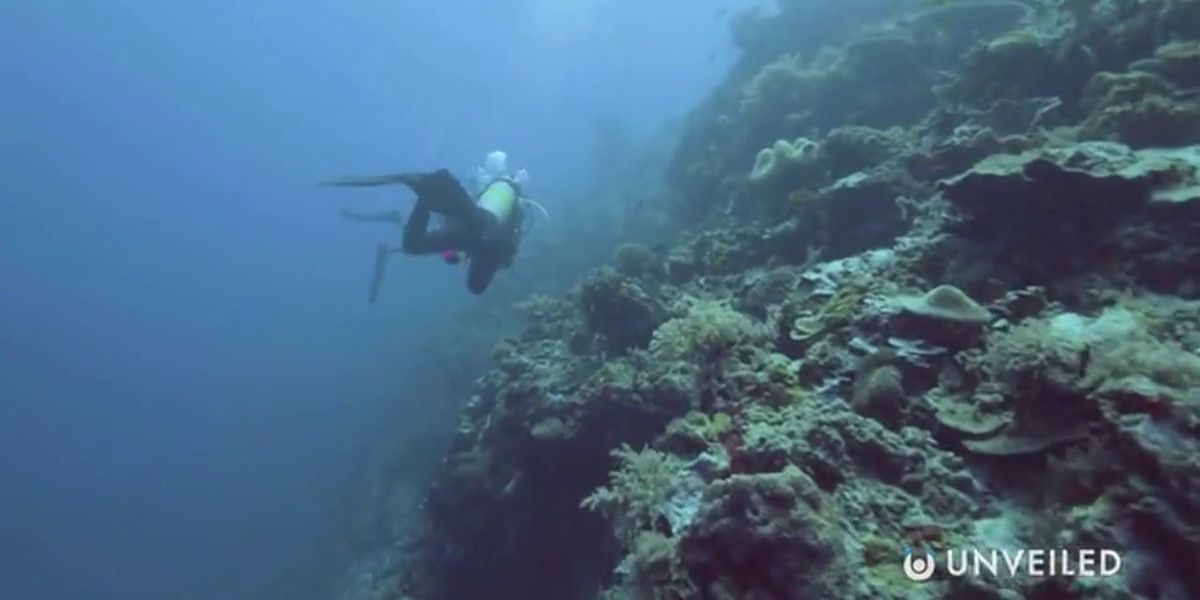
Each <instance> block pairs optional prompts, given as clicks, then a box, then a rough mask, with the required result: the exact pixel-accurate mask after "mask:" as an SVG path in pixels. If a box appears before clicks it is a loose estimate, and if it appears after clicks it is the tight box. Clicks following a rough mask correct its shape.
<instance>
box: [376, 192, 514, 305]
mask: <svg viewBox="0 0 1200 600" xmlns="http://www.w3.org/2000/svg"><path fill="white" fill-rule="evenodd" d="M400 177H401V178H400V179H399V181H400V182H401V183H403V184H404V185H407V186H408V187H409V188H411V189H412V191H413V192H414V193H416V195H417V204H416V206H415V207H413V210H412V213H411V214H409V216H408V221H407V222H406V223H405V224H404V242H403V244H402V246H401V248H402V250H403V251H404V252H406V253H408V254H435V253H443V252H463V253H465V254H466V255H467V259H468V261H469V263H470V266H469V268H468V271H467V289H469V290H471V292H472V293H475V294H481V293H483V291H484V290H486V289H487V287H488V285H489V284H491V282H492V277H494V276H495V275H496V272H497V271H499V270H500V269H502V268H506V267H509V266H511V265H512V261H513V258H514V257H515V256H516V254H517V248H518V246H519V244H520V241H521V214H520V212H521V208H520V205H519V203H518V205H517V206H516V207H514V209H513V212H512V214H511V215H509V218H508V219H507V220H506V221H504V222H501V221H500V220H499V219H498V218H497V217H496V215H495V214H493V213H492V212H491V211H489V210H487V209H484V208H482V207H480V206H479V205H478V204H477V203H476V200H475V199H474V198H472V197H471V196H470V194H468V193H467V191H466V190H465V189H463V187H462V184H460V183H459V182H458V180H457V179H455V177H454V176H453V175H451V174H450V172H449V171H446V170H445V169H441V170H438V171H434V172H432V173H411V174H406V175H402V176H400ZM491 185H508V186H511V187H512V188H513V193H514V194H515V195H516V196H517V197H519V196H520V192H521V190H520V186H519V185H518V184H517V183H516V182H515V181H512V180H510V179H499V180H497V181H495V182H493V183H492V184H491ZM433 213H438V214H441V215H443V216H444V217H446V222H445V223H444V224H443V225H442V226H441V227H438V228H436V229H430V228H429V218H430V215H432V214H433Z"/></svg>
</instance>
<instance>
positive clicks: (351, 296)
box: [0, 0, 732, 600]
mask: <svg viewBox="0 0 1200 600" xmlns="http://www.w3.org/2000/svg"><path fill="white" fill-rule="evenodd" d="M729 3H730V2H717V1H700V0H687V1H684V0H673V1H667V2H655V3H649V2H641V1H638V0H582V1H579V2H568V1H563V0H503V1H493V2H483V1H481V0H472V1H470V2H446V3H434V2H416V1H415V0H362V1H357V2H340V1H338V2H335V1H329V0H326V1H317V2H301V3H296V2H291V1H283V0H255V1H253V2H245V1H243V0H205V1H204V2H162V1H155V0H103V1H100V0H73V1H71V2H43V1H40V0H7V1H6V2H4V3H3V4H2V5H0V76H2V77H0V81H3V90H4V91H3V92H2V93H0V153H2V158H3V160H2V161H0V182H2V183H3V191H0V598H14V599H32V600H40V599H58V598H64V599H65V598H71V599H79V598H97V599H107V598H121V599H137V598H172V599H191V598H205V599H215V598H239V597H248V596H249V595H251V594H252V593H254V591H255V590H258V589H261V588H262V587H263V586H265V585H267V584H269V583H270V582H271V581H272V580H273V579H274V578H276V577H278V576H279V574H280V573H282V572H285V571H286V570H287V569H291V568H295V567H296V565H298V564H302V563H303V561H305V560H307V559H308V557H310V556H311V555H313V553H314V552H315V551H316V550H317V548H316V547H317V546H318V545H319V544H320V542H321V539H322V536H323V535H324V533H323V532H327V531H328V530H329V528H330V527H331V525H330V518H331V517H330V513H331V510H332V509H331V507H332V506H335V505H336V504H337V503H338V502H339V501H340V500H341V499H342V498H341V497H340V496H341V495H342V493H343V491H344V490H345V489H346V487H347V485H348V484H347V482H348V480H350V479H352V478H353V474H354V473H356V472H357V471H356V469H357V467H358V465H359V462H360V459H361V456H362V454H363V452H365V449H366V445H367V444H368V443H370V441H371V440H372V434H373V432H375V431H377V422H378V421H379V420H380V419H382V418H387V419H396V418H400V419H403V418H414V419H419V417H420V415H421V414H422V413H423V412H424V411H426V410H428V408H429V407H428V403H430V402H451V401H457V400H456V399H445V398H429V397H426V396H424V395H417V394H413V395H406V390H412V389H416V388H415V386H416V385H417V383H416V379H414V378H415V377H416V375H414V374H413V373H412V372H411V371H406V369H405V366H406V365H409V364H412V363H413V362H414V360H415V359H416V358H417V357H418V353H420V352H421V351H422V348H425V347H427V344H425V342H426V341H427V340H429V339H430V338H431V337H432V336H436V335H438V332H439V327H444V324H445V323H446V322H447V321H448V320H449V319H452V318H453V317H454V315H455V311H460V310H463V309H465V308H467V307H468V306H469V304H471V303H480V302H487V301H488V300H487V297H486V296H485V297H483V298H477V297H472V296H469V295H468V294H466V292H465V290H464V289H463V281H462V273H461V271H458V270H455V269H447V268H446V267H444V266H443V265H440V264H438V262H437V261H436V260H415V259H404V260H399V261H394V263H393V264H392V266H391V269H390V272H389V274H388V286H387V287H386V289H385V291H384V295H383V298H382V300H381V302H380V303H379V304H377V305H375V306H373V307H372V306H369V305H368V304H367V303H366V290H367V283H368V278H369V274H370V259H371V253H372V251H373V248H374V244H375V243H376V242H378V241H384V240H389V239H390V240H392V241H395V240H396V239H397V237H398V236H397V235H396V232H395V231H390V230H387V229H386V228H384V227H382V226H380V227H370V226H361V225H353V224H348V223H346V222H343V221H340V220H339V219H338V218H337V216H336V211H337V209H338V208H341V207H344V206H355V207H359V208H382V207H392V208H407V206H408V205H407V202H408V200H407V199H406V198H405V197H404V194H402V193H400V192H399V191H394V190H389V191H386V192H383V191H377V190H373V191H370V192H361V191H358V190H355V191H346V190H334V191H331V190H328V189H322V188H318V187H316V186H315V185H314V184H315V182H316V181H318V180H320V179H322V178H324V177H327V176H331V175H337V174H342V173H355V172H366V173H373V172H391V171H397V170H406V169H424V168H431V167H438V166H446V167H449V168H451V169H452V170H455V171H456V172H459V173H462V174H466V173H468V172H469V170H470V169H471V168H472V167H473V166H474V165H475V164H477V162H478V161H479V159H480V157H481V156H482V155H483V154H484V153H485V152H487V151H489V150H493V149H496V148H503V149H505V150H507V151H508V152H509V154H510V155H511V156H512V157H513V160H514V161H515V162H516V163H517V164H518V165H519V166H526V167H528V168H529V169H530V170H531V171H532V173H533V176H534V181H533V183H532V186H533V189H536V190H537V195H538V196H539V197H540V199H541V200H542V201H543V203H545V204H547V205H548V206H549V207H550V208H551V209H552V210H553V209H554V208H555V202H556V201H557V202H559V203H562V202H568V201H580V198H586V194H584V193H582V191H581V190H580V189H579V186H580V185H581V184H580V182H581V181H583V180H585V179H587V178H588V177H591V176H593V175H596V174H595V173H594V172H592V171H589V169H592V162H591V161H590V157H589V155H588V149H589V144H590V143H591V142H592V137H594V135H595V123H596V122H597V119H598V118H599V117H602V116H611V115H617V116H619V117H620V118H621V119H623V120H624V121H625V123H626V124H627V125H628V126H629V127H631V128H632V129H634V130H648V129H649V128H651V127H655V126H656V125H657V124H658V123H660V122H661V121H662V120H663V119H665V118H668V117H671V116H678V115H681V114H682V113H684V112H686V110H687V109H689V108H690V107H692V106H693V105H695V104H696V103H697V102H698V101H699V100H700V99H701V98H702V96H703V95H704V94H705V93H706V91H707V90H708V89H709V88H710V87H711V86H712V85H713V84H714V83H715V82H716V81H718V80H719V78H720V76H721V75H722V72H723V70H724V69H726V68H727V66H728V64H729V61H730V59H731V56H732V51H731V50H730V49H729V48H727V47H726V44H727V42H726V38H727V36H726V31H725V29H726V26H725V24H724V23H723V22H722V19H720V18H714V11H715V10H717V9H718V8H720V7H722V6H724V5H725V4H729ZM589 180H591V179H589ZM360 192H361V193H360ZM376 192H378V193H376ZM556 198H557V199H556ZM564 251H569V249H564ZM503 276H504V275H503V274H501V277H503ZM435 375H444V376H469V377H474V376H475V375H477V374H435Z"/></svg>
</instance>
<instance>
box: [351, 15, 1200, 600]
mask: <svg viewBox="0 0 1200 600" xmlns="http://www.w3.org/2000/svg"><path fill="white" fill-rule="evenodd" d="M888 7H890V8H888ZM904 7H907V8H904ZM734 23H735V27H736V28H737V30H736V37H737V39H738V40H739V41H740V43H741V44H742V46H743V48H744V50H745V56H744V58H743V60H742V61H741V62H740V63H739V64H738V65H737V66H736V67H735V68H734V69H733V70H732V71H731V73H730V76H729V79H728V80H727V81H726V82H725V83H724V84H723V85H722V86H721V87H720V89H718V90H716V91H715V92H714V94H713V96H712V97H711V98H710V99H709V101H708V102H706V103H705V105H704V106H702V107H700V108H698V109H697V110H696V111H695V113H694V114H693V115H692V117H691V119H690V121H689V124H688V127H687V130H686V131H685V133H684V134H683V136H682V139H681V142H680V144H679V146H678V147H677V149H676V151H675V153H674V155H673V157H672V159H671V162H670V165H669V168H668V169H667V173H668V177H669V180H670V182H671V184H672V185H673V186H674V193H673V194H670V195H664V196H662V198H661V200H662V201H663V203H664V204H663V206H664V209H665V210H669V211H670V214H671V215H673V217H674V222H675V223H678V225H677V226H676V227H675V229H674V231H673V237H671V238H669V239H672V240H674V241H673V242H672V243H670V244H668V245H666V246H664V247H658V248H652V247H647V246H645V245H642V244H635V243H632V244H624V245H621V246H620V247H618V248H617V249H616V250H615V252H613V255H612V259H611V260H610V264H609V265H608V266H605V267H603V268H600V269H597V270H594V271H592V272H591V273H589V274H588V275H587V276H586V277H584V278H583V279H582V280H580V281H579V282H578V283H577V284H576V285H574V287H573V288H572V289H571V290H570V291H569V292H568V293H566V294H559V295H553V296H551V295H538V296H535V297H533V298H530V299H528V300H526V301H524V302H523V303H522V305H521V306H522V309H523V310H524V311H527V313H528V314H529V315H530V319H529V321H528V322H529V325H528V327H526V328H525V329H524V330H522V331H521V332H519V333H518V334H516V335H514V336H512V337H510V338H508V339H505V340H504V341H502V342H501V343H500V344H498V345H497V346H496V348H495V350H494V352H493V357H492V367H491V368H490V370H488V371H487V372H486V374H484V375H483V377H482V378H480V380H479V381H478V384H477V386H476V389H475V393H474V396H473V398H472V399H471V401H470V403H469V406H468V407H467V409H466V410H465V412H464V414H463V415H462V419H461V423H460V426H459V431H458V433H457V435H456V437H455V441H454V443H453V445H452V447H451V448H450V449H449V452H448V453H447V456H446V457H445V460H444V463H443V465H442V467H441V469H440V470H439V472H438V474H437V475H436V477H435V479H434V484H433V486H432V489H431V490H430V493H429V495H428V497H427V499H426V501H425V504H424V513H423V521H422V523H423V525H422V527H421V530H420V532H419V535H417V536H416V537H414V538H413V539H411V540H409V541H408V543H407V545H406V546H405V548H406V552H407V553H406V558H405V561H406V562H405V563H404V565H403V568H401V569H397V570H396V571H394V572H391V573H389V574H388V576H387V577H386V578H381V579H378V580H377V581H376V585H377V589H378V590H379V595H378V596H375V597H381V598H414V599H422V600H443V599H461V598H484V597H486V598H514V599H515V598H545V599H559V598H561V599H592V598H600V597H603V598H612V599H616V598H637V599H658V600H671V599H685V598H699V599H732V598H795V599H802V598H863V599H866V598H897V599H898V598H956V599H957V598H1019V597H1028V598H1130V597H1144V598H1193V597H1200V583H1198V582H1200V578H1197V577H1196V575H1195V573H1196V572H1197V571H1196V569H1197V568H1198V567H1200V461H1198V460H1197V457H1198V456H1200V356H1198V355H1197V350H1198V349H1200V101H1198V98H1200V41H1197V32H1198V31H1200V2H1195V1H1188V0H1144V1H1137V2H1135V1H1132V0H1129V1H1123V0H1104V1H1099V2H1092V1H1085V2H1081V1H1075V0H1061V1H1059V2H1041V3H1034V2H1030V3H1024V2H1017V1H1015V0H974V1H967V0H964V1H960V2H938V3H934V2H928V3H910V4H902V3H894V2H860V3H842V2H832V1H828V2H818V1H808V2H802V1H799V0H795V1H781V7H780V10H779V11H778V12H777V13H774V14H766V13H753V14H748V15H745V16H742V17H739V18H737V19H735V21H734ZM1030 482H1037V483H1036V485H1030ZM905 546H908V547H910V548H945V547H957V546H978V547H990V548H1011V547H1038V548H1059V547H1083V546H1086V547H1097V548H1115V549H1118V550H1120V551H1121V552H1123V554H1124V559H1125V569H1124V570H1123V571H1122V573H1121V575H1120V576H1119V577H1115V578H1109V579H1069V578H1064V577H1049V578H1041V579H1020V578H1017V579H1004V580H991V579H979V578H948V577H939V578H935V579H933V580H931V581H927V582H921V583H918V582H914V581H911V580H909V579H908V578H906V577H905V576H904V574H903V573H902V571H901V568H900V567H901V557H902V553H903V548H904V547H905Z"/></svg>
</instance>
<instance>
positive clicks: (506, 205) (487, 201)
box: [479, 178, 521, 223]
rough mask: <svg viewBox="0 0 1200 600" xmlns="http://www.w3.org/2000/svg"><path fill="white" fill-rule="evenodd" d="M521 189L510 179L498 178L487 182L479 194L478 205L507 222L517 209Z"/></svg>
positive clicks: (501, 220) (499, 219) (500, 220)
mask: <svg viewBox="0 0 1200 600" xmlns="http://www.w3.org/2000/svg"><path fill="white" fill-rule="evenodd" d="M520 198H521V191H520V190H519V189H518V187H517V183H516V182H515V181H512V180H511V179H505V178H500V179H497V180H495V181H493V182H491V183H489V184H488V186H487V187H486V188H484V190H483V192H482V193H481V194H479V206H480V207H481V208H483V209H484V210H487V211H488V212H490V213H492V214H494V215H496V219H497V220H498V221H499V222H501V223H507V222H509V220H510V219H511V218H512V216H513V213H515V212H516V210H517V204H518V203H519V202H520Z"/></svg>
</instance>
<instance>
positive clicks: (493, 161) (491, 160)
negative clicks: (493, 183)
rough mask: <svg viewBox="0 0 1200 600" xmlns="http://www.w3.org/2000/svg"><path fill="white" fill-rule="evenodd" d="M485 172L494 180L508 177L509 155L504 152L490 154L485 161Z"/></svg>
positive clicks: (498, 151) (497, 151)
mask: <svg viewBox="0 0 1200 600" xmlns="http://www.w3.org/2000/svg"><path fill="white" fill-rule="evenodd" d="M483 170H484V171H485V172H487V174H488V175H489V176H491V178H492V179H498V178H500V177H504V176H507V175H508V154H507V153H505V152H504V151H503V150H496V151H494V152H490V153H488V155H487V158H485V159H484V161H483Z"/></svg>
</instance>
